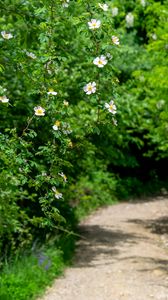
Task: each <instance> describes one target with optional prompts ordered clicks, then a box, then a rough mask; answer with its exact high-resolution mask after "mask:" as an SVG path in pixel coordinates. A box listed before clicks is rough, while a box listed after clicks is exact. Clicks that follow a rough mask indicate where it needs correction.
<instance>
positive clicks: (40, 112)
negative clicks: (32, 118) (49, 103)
mask: <svg viewBox="0 0 168 300" xmlns="http://www.w3.org/2000/svg"><path fill="white" fill-rule="evenodd" d="M34 111H35V115H36V116H39V117H41V116H45V109H44V108H42V107H41V106H37V107H34Z"/></svg>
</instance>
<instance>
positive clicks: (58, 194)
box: [52, 186, 62, 199]
mask: <svg viewBox="0 0 168 300" xmlns="http://www.w3.org/2000/svg"><path fill="white" fill-rule="evenodd" d="M52 191H53V192H54V194H55V198H57V199H60V198H62V193H60V192H58V190H57V189H56V187H55V186H53V187H52Z"/></svg>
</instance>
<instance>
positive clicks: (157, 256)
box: [41, 197, 168, 300]
mask: <svg viewBox="0 0 168 300" xmlns="http://www.w3.org/2000/svg"><path fill="white" fill-rule="evenodd" d="M80 231H81V234H82V235H83V236H84V237H85V238H84V239H82V240H80V241H79V242H78V247H77V251H76V252H77V253H76V258H75V261H74V265H73V267H71V268H68V269H67V270H66V272H65V275H64V277H62V278H60V279H57V280H56V281H55V283H54V285H53V286H52V287H50V288H48V290H47V291H46V294H45V296H44V297H43V299H41V300H150V299H152V300H168V199H165V198H164V199H163V198H162V197H158V198H157V199H154V200H150V201H147V202H141V203H140V202H139V203H122V204H118V205H115V206H110V207H107V208H103V209H100V210H98V211H97V212H96V213H95V214H93V215H91V216H90V217H89V218H87V219H86V220H85V221H83V222H82V224H81V226H80ZM166 231H167V232H166Z"/></svg>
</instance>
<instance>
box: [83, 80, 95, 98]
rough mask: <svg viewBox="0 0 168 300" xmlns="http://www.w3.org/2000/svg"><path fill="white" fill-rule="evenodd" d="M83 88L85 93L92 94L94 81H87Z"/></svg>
mask: <svg viewBox="0 0 168 300" xmlns="http://www.w3.org/2000/svg"><path fill="white" fill-rule="evenodd" d="M83 89H84V92H85V93H86V94H87V95H90V94H94V93H95V92H96V82H94V81H93V82H89V83H88V84H86V85H85V86H84V88H83Z"/></svg>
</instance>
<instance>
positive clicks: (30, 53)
mask: <svg viewBox="0 0 168 300" xmlns="http://www.w3.org/2000/svg"><path fill="white" fill-rule="evenodd" d="M26 55H27V56H28V57H30V58H32V59H36V58H37V56H36V55H35V54H34V53H32V52H27V51H26Z"/></svg>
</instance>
